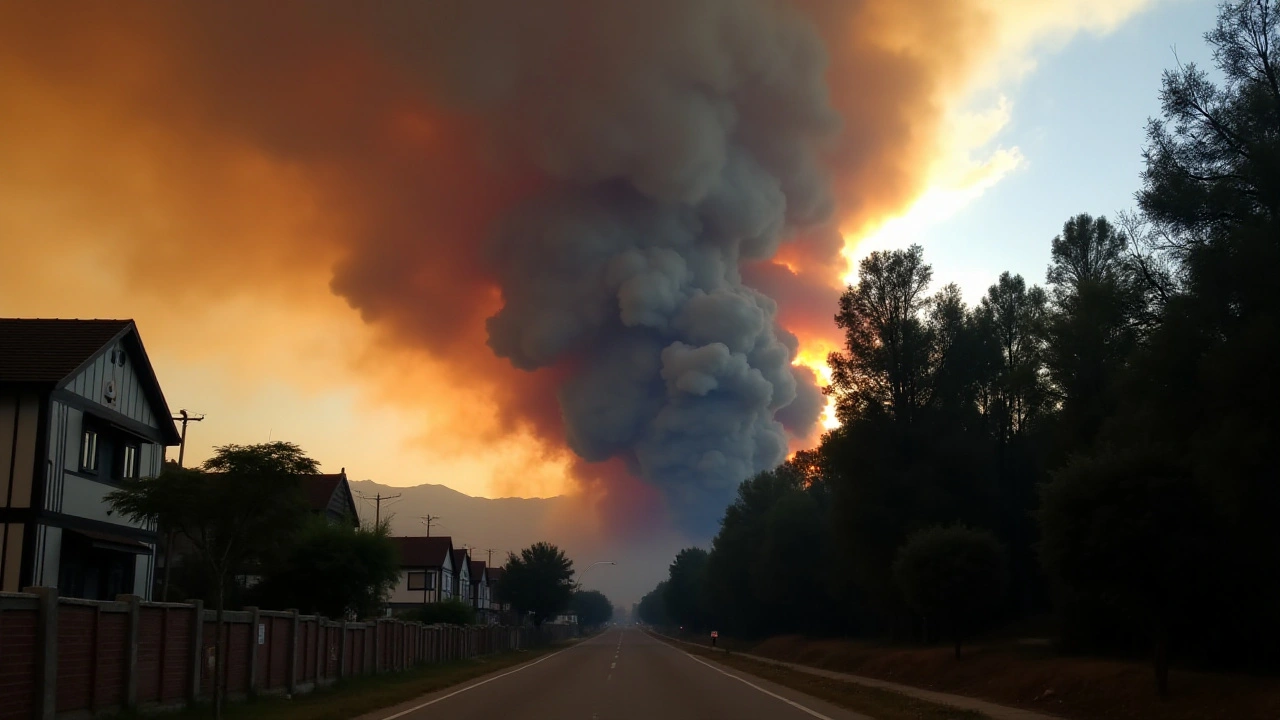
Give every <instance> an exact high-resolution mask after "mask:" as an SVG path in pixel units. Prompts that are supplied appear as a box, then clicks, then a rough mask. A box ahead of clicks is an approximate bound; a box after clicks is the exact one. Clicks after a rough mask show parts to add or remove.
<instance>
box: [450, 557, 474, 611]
mask: <svg viewBox="0 0 1280 720" xmlns="http://www.w3.org/2000/svg"><path fill="white" fill-rule="evenodd" d="M453 567H454V576H453V580H454V583H453V597H455V598H457V599H458V600H461V601H462V602H467V600H468V598H470V597H471V553H470V552H469V551H468V550H467V549H466V548H459V549H457V550H454V551H453Z"/></svg>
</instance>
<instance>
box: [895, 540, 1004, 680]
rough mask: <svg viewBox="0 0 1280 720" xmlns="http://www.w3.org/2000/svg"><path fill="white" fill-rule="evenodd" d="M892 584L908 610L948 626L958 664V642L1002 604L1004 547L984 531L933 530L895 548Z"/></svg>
mask: <svg viewBox="0 0 1280 720" xmlns="http://www.w3.org/2000/svg"><path fill="white" fill-rule="evenodd" d="M893 578H894V581H895V583H896V584H897V586H898V589H899V590H900V591H901V592H902V596H903V599H904V600H906V602H907V605H909V606H910V607H911V609H913V610H915V611H916V612H918V613H920V614H921V615H923V616H925V618H926V619H928V618H938V619H941V620H944V621H945V622H947V623H948V624H950V626H951V632H952V635H953V636H954V638H955V648H956V659H959V658H960V642H961V640H962V639H963V638H964V636H965V634H966V633H967V632H969V631H970V630H971V629H972V627H973V624H974V622H975V620H977V619H978V618H979V617H981V615H982V614H983V613H987V612H990V611H991V610H993V609H995V607H996V606H997V605H998V604H999V603H1000V601H1001V600H1003V599H1004V595H1005V590H1006V589H1007V587H1008V583H1009V570H1008V560H1007V555H1006V553H1005V549H1004V546H1003V545H1001V544H1000V543H999V541H997V540H996V538H995V536H994V535H992V534H991V533H990V532H988V531H986V530H971V529H969V528H967V527H964V526H963V525H953V526H950V527H932V528H929V529H927V530H923V531H921V532H918V533H916V534H914V535H912V536H911V537H910V538H909V539H908V540H907V542H906V543H905V544H904V545H903V546H902V547H901V548H899V550H898V554H897V557H896V558H895V560H894V563H893Z"/></svg>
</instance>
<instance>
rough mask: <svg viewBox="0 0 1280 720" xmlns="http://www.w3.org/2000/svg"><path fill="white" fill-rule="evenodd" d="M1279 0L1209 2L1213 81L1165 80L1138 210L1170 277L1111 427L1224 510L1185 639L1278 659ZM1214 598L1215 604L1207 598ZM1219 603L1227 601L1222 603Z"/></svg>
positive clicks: (1221, 652)
mask: <svg viewBox="0 0 1280 720" xmlns="http://www.w3.org/2000/svg"><path fill="white" fill-rule="evenodd" d="M1278 20H1280V3H1278V2H1277V1H1276V0H1249V1H1237V2H1230V3H1224V4H1222V5H1221V6H1220V10H1219V14H1218V20H1217V23H1216V26H1215V27H1214V28H1213V29H1212V30H1211V31H1210V32H1209V33H1208V34H1207V35H1206V39H1207V41H1208V43H1209V45H1210V46H1211V47H1212V49H1213V57H1214V63H1215V65H1216V66H1217V69H1218V71H1219V75H1220V77H1221V78H1222V80H1221V82H1218V83H1215V82H1214V81H1212V80H1211V79H1210V77H1209V75H1208V74H1207V73H1206V72H1204V71H1203V70H1201V69H1200V68H1197V67H1196V66H1194V65H1187V66H1180V67H1178V68H1176V69H1175V70H1172V71H1169V72H1166V73H1165V77H1164V83H1163V90H1162V93H1161V100H1162V106H1163V107H1162V110H1163V112H1162V116H1161V117H1160V118H1158V119H1155V120H1152V121H1151V122H1150V124H1149V128H1148V145H1147V151H1146V169H1145V172H1144V175H1143V187H1142V190H1141V192H1140V193H1139V198H1138V199H1139V205H1140V207H1141V210H1142V211H1143V213H1144V219H1145V220H1146V221H1147V223H1148V225H1149V227H1150V228H1151V232H1152V233H1153V234H1154V235H1155V236H1156V237H1157V238H1159V240H1160V242H1161V246H1160V249H1161V250H1162V251H1163V253H1164V254H1165V256H1166V257H1167V258H1168V259H1169V262H1170V265H1171V266H1172V267H1173V268H1174V274H1175V275H1176V276H1177V277H1178V278H1179V280H1180V282H1179V284H1178V286H1177V293H1176V294H1175V295H1173V296H1172V297H1170V298H1169V300H1168V302H1167V303H1165V304H1164V306H1163V314H1162V315H1161V316H1160V323H1159V326H1158V327H1157V328H1155V329H1154V330H1153V331H1152V332H1151V333H1150V336H1149V337H1148V338H1147V340H1146V342H1145V343H1144V346H1143V347H1142V348H1141V349H1140V351H1139V352H1138V353H1137V354H1136V355H1135V357H1134V359H1133V361H1132V364H1133V367H1132V372H1131V373H1129V375H1128V377H1127V378H1126V383H1125V387H1124V393H1123V395H1122V397H1121V403H1122V406H1121V409H1120V412H1118V413H1117V417H1116V418H1115V419H1114V420H1113V422H1112V426H1113V429H1112V430H1111V431H1110V432H1114V433H1115V434H1117V435H1119V436H1121V437H1123V438H1126V439H1127V441H1128V442H1129V443H1131V444H1133V445H1134V446H1136V447H1138V448H1141V447H1142V446H1143V444H1146V443H1151V444H1159V445H1160V446H1162V447H1164V448H1166V450H1167V451H1168V452H1170V453H1172V454H1173V455H1174V457H1176V458H1177V459H1178V460H1179V462H1180V465H1181V466H1182V467H1184V468H1185V469H1186V470H1187V471H1188V472H1190V473H1192V474H1193V475H1194V477H1196V478H1197V480H1198V481H1199V484H1200V486H1201V487H1203V488H1205V489H1206V490H1207V491H1208V492H1209V494H1210V497H1211V501H1212V503H1213V505H1214V506H1215V507H1217V508H1219V510H1220V512H1221V513H1222V514H1223V516H1224V517H1225V518H1226V520H1225V532H1226V538H1225V541H1226V542H1227V543H1228V544H1227V545H1226V546H1225V547H1224V549H1223V552H1222V554H1221V555H1220V557H1219V558H1218V561H1217V566H1218V567H1219V568H1220V569H1221V570H1222V573H1221V578H1220V586H1219V590H1220V592H1219V594H1218V595H1217V596H1215V601H1214V602H1212V603H1208V604H1207V605H1206V607H1205V608H1204V611H1203V612H1204V614H1205V615H1206V616H1211V617H1213V618H1214V621H1213V623H1212V625H1211V626H1208V627H1204V628H1203V629H1202V630H1199V629H1195V628H1193V632H1192V633H1190V634H1189V635H1188V636H1184V638H1183V639H1184V641H1185V642H1188V643H1195V644H1196V645H1198V646H1199V647H1200V648H1201V651H1200V652H1201V653H1202V656H1203V657H1205V658H1206V659H1214V660H1216V661H1218V662H1235V663H1240V662H1245V663H1249V664H1252V665H1271V666H1274V665H1275V664H1276V663H1277V662H1280V650H1278V649H1277V648H1280V616H1277V614H1276V613H1275V612H1274V608H1275V607H1276V606H1278V605H1280V575H1277V574H1276V573H1262V574H1259V573H1258V572H1257V568H1259V567H1274V566H1276V565H1280V523H1276V522H1275V520H1274V511H1273V509H1274V508H1275V507H1280V483H1276V482H1275V478H1277V477H1280V458H1277V455H1276V453H1275V450H1274V449H1275V448H1276V447H1277V446H1280V418H1278V417H1277V413H1276V405H1275V401H1274V400H1273V399H1272V398H1274V397H1277V396H1280V382H1277V374H1276V372H1275V370H1274V369H1275V367H1277V365H1280V340H1278V338H1280V322H1278V320H1280V287H1278V286H1277V283H1276V281H1275V268H1276V267H1280V223H1278V215H1280V90H1278V89H1277V86H1278V84H1277V77H1278V76H1280V67H1278V64H1277V56H1276V48H1277V47H1280V22H1278ZM1219 598H1220V599H1219ZM1228 598H1229V599H1230V600H1229V601H1228V600H1227V599H1228Z"/></svg>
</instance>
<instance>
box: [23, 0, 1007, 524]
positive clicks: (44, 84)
mask: <svg viewBox="0 0 1280 720" xmlns="http://www.w3.org/2000/svg"><path fill="white" fill-rule="evenodd" d="M983 7H984V3H983V2H982V1H981V0H966V2H955V3H935V2H930V1H929V0H913V1H910V2H908V1H906V0H646V1H645V2H632V1H631V0H541V1H539V2H526V1H524V0H437V1H435V2H410V1H408V0H403V1H400V2H384V3H373V4H365V5H356V6H353V5H350V4H346V3H336V2H334V3H329V2H272V3H266V4H262V3H247V2H245V3H240V2H230V3H218V4H194V5H193V4H168V5H156V4H152V3H141V2H138V3H130V2H124V3H112V4H103V3H81V4H77V3H57V4H23V3H14V4H10V5H7V6H5V7H4V8H2V9H0V118H3V119H4V122H5V123H6V125H7V126H8V127H7V131H6V132H5V133H3V134H2V135H3V136H2V137H0V166H3V167H5V168H6V169H7V171H8V173H7V174H8V179H6V178H4V177H0V188H2V189H3V190H4V192H5V193H6V197H7V198H10V199H11V200H13V202H10V203H8V204H7V206H5V207H0V231H3V232H4V233H6V236H5V239H4V243H5V252H6V254H7V255H8V257H9V258H10V260H11V264H10V268H16V269H14V270H6V269H3V268H0V282H2V283H7V284H8V285H7V287H9V288H11V289H13V288H17V289H21V290H22V293H21V294H22V295H23V296H24V297H25V296H29V295H32V294H36V293H39V292H48V291H50V288H49V287H46V286H42V285H40V284H39V282H40V280H39V278H41V277H46V276H47V275H48V274H47V273H44V272H43V271H39V270H38V268H40V267H41V266H42V265H44V264H47V263H49V262H51V261H52V258H53V257H59V258H68V257H76V258H89V257H92V258H96V260H95V261H93V262H88V261H86V266H92V268H93V269H92V271H91V272H90V273H89V275H90V277H91V278H92V277H95V276H96V275H95V274H97V273H102V272H106V271H107V270H108V269H109V272H110V273H112V274H113V277H118V278H119V280H118V282H117V284H119V285H127V286H128V288H129V290H128V293H130V294H129V297H132V298H134V299H135V301H137V300H141V299H150V300H152V301H155V303H156V304H157V305H158V306H159V305H163V306H164V307H180V308H182V312H181V314H180V315H175V316H174V318H173V319H171V320H170V323H171V325H172V326H173V327H174V330H173V331H172V334H171V335H170V336H169V338H170V340H169V342H172V343H178V342H190V341H191V337H190V333H187V334H186V335H185V336H183V335H182V334H181V333H180V329H181V328H183V327H185V323H198V322H201V321H200V319H199V318H200V317H210V315H209V314H208V311H206V310H204V308H206V307H207V306H208V305H212V304H214V303H216V302H217V299H219V298H220V299H222V301H224V302H231V301H233V300H234V301H236V302H240V303H243V304H245V305H248V306H250V307H251V306H252V303H253V302H254V301H256V302H258V303H264V304H267V303H269V304H271V305H272V306H273V307H284V306H289V305H290V304H291V303H292V304H293V305H296V306H298V307H299V308H303V307H304V306H308V307H307V309H306V310H305V311H303V310H299V313H298V315H297V317H299V318H310V317H311V312H312V311H311V309H310V307H309V303H310V302H311V301H309V300H306V299H305V298H308V297H311V296H309V295H307V293H308V292H310V291H309V290H306V289H307V288H311V287H313V286H314V285H315V284H316V280H317V278H320V282H323V283H326V284H327V288H328V290H329V291H330V292H332V293H333V294H335V295H337V296H338V297H341V298H342V299H343V300H344V301H345V302H346V303H347V304H348V305H349V306H350V307H351V308H352V309H354V310H355V311H357V312H358V313H359V316H360V318H361V319H362V320H363V321H364V322H365V323H366V324H367V325H368V326H369V327H372V328H376V330H377V333H378V339H377V341H376V342H375V343H374V344H373V345H371V346H370V348H369V352H368V353H367V354H366V357H365V358H364V360H363V362H364V363H365V367H367V368H369V374H371V375H373V374H377V373H379V372H381V373H384V374H385V373H386V372H388V370H387V369H386V368H390V367H402V366H403V363H402V359H397V360H395V361H392V359H391V357H392V355H393V353H394V352H395V351H399V350H403V349H406V348H408V349H412V350H414V351H415V352H422V353H425V355H426V356H427V359H428V360H429V364H430V367H431V368H433V369H432V370H431V371H430V372H431V375H430V378H429V379H430V381H429V382H426V381H422V382H416V381H415V380H414V379H413V378H411V377H404V376H399V377H391V378H387V377H383V378H382V379H381V380H379V382H380V383H382V385H381V388H380V392H381V396H384V397H393V398H396V399H398V400H399V401H401V402H403V403H404V404H406V405H413V404H420V405H425V406H431V407H433V408H434V410H435V412H436V414H437V415H441V414H444V415H445V416H446V417H444V418H443V419H439V418H437V419H436V420H434V421H433V427H434V428H436V431H437V432H439V433H440V434H441V436H442V437H443V438H445V439H444V440H442V441H441V442H440V445H441V446H449V445H465V444H466V443H467V442H471V441H474V442H480V443H481V444H483V445H485V446H486V447H497V446H500V445H502V444H504V443H507V442H508V441H509V439H510V438H513V437H517V436H520V437H526V436H532V437H535V438H537V439H538V441H539V442H540V443H542V445H543V447H544V448H547V449H548V452H550V453H554V452H555V449H557V448H564V447H567V448H569V449H570V450H571V451H572V453H573V454H574V457H575V459H574V460H572V461H570V462H568V463H567V467H569V468H570V469H571V471H572V472H573V473H574V474H575V476H576V477H577V478H578V479H579V482H580V483H581V486H582V487H583V488H584V491H585V492H587V494H589V495H591V496H592V497H595V498H598V499H600V502H601V503H602V505H601V507H602V508H603V509H604V512H605V515H607V516H612V517H614V518H622V517H626V516H628V515H630V516H633V517H634V516H637V515H642V514H644V513H645V512H650V511H653V510H652V508H654V507H655V506H665V507H666V508H667V510H668V511H669V512H671V513H672V514H673V515H674V516H675V517H676V518H677V519H678V520H679V522H680V523H681V524H682V526H683V527H685V528H686V529H690V530H696V531H699V532H701V531H705V530H706V529H708V528H709V527H710V526H711V525H712V524H713V523H714V521H715V520H716V518H717V517H718V515H719V513H720V512H721V510H722V509H723V507H724V504H725V503H726V502H727V501H728V500H729V499H730V498H731V497H732V494H733V492H734V491H735V488H736V485H737V483H738V482H739V481H741V480H742V479H744V478H745V477H747V476H749V475H751V474H752V473H755V472H758V471H761V470H764V469H767V468H770V467H772V466H774V465H776V464H777V463H779V462H780V461H781V460H782V459H783V458H784V457H785V455H786V453H787V452H788V450H789V448H794V447H796V446H798V445H799V444H801V443H803V442H805V441H808V440H811V439H812V438H813V436H814V434H815V432H816V430H817V429H818V428H817V425H816V422H817V420H818V417H819V414H820V413H821V410H822V407H823V398H822V397H821V394H820V391H819V387H818V385H819V382H820V381H819V379H818V377H817V376H816V375H815V373H814V371H813V370H812V369H810V368H809V367H805V366H803V365H799V364H797V359H798V353H800V351H801V350H802V347H801V346H802V345H803V344H805V343H815V342H817V343H821V342H831V341H832V340H833V339H834V338H833V334H834V328H833V326H832V323H831V315H832V313H833V311H834V308H835V298H836V297H837V296H838V293H839V290H840V278H841V277H842V275H843V274H844V271H845V269H846V268H845V261H844V259H843V257H842V255H841V251H842V249H843V248H844V239H843V237H842V231H850V230H856V229H858V228H860V227H862V226H863V225H865V224H866V223H868V222H871V221H874V220H875V219H878V218H881V217H883V216H884V215H885V214H887V213H891V212H893V211H894V210H896V209H898V208H900V207H901V206H902V204H903V203H905V202H906V201H908V200H909V199H910V198H911V197H912V196H913V193H916V192H918V190H919V188H920V185H921V183H922V181H923V178H924V173H925V170H926V167H927V162H926V161H927V159H928V157H929V155H930V153H931V151H932V150H933V148H934V146H935V144H936V137H935V136H936V132H935V131H936V128H937V127H938V125H939V118H940V117H941V115H942V112H943V104H944V101H945V99H946V98H947V97H949V96H950V95H949V94H953V93H954V92H955V87H957V86H958V84H959V83H960V82H961V80H962V79H963V78H964V77H965V76H966V74H967V73H969V72H970V71H971V70H972V68H973V66H974V62H975V57H977V56H978V55H979V54H980V53H979V50H980V49H981V47H982V42H983V39H984V38H985V37H986V33H987V32H988V30H989V28H988V26H987V23H986V19H987V18H988V15H987V14H986V13H985V12H983V11H982V8H983ZM37 196H39V197H38V198H37ZM24 198H26V200H24ZM32 198H36V199H34V200H33V199H32ZM837 200H838V202H837ZM19 237H21V238H22V240H17V239H14V240H11V239H10V238H19ZM18 294H19V293H18V290H15V291H14V297H15V298H16V297H17V295H18ZM197 298H199V302H197V300H196V299H197ZM77 307H84V308H85V309H86V310H85V311H83V312H80V313H78V314H82V315H97V314H100V313H99V312H98V310H97V307H96V306H95V305H93V303H92V299H91V298H86V299H85V302H84V303H83V304H81V305H78V306H77ZM201 313H205V315H203V316H202V315H201ZM128 314H130V315H141V314H143V313H136V312H129V313H128ZM226 326H227V327H239V326H240V324H238V323H231V324H228V325H226ZM179 337H183V339H182V340H179V339H178V338H179ZM256 337H257V340H259V341H261V342H263V343H269V342H272V340H271V338H270V337H269V333H266V332H265V331H264V332H263V333H261V334H259V335H258V336H256ZM206 339H208V340H211V341H214V342H211V343H208V344H212V345H215V346H216V345H218V344H219V342H232V340H231V339H230V335H220V336H212V337H207V338H206ZM246 344H252V343H251V342H250V341H246ZM381 349H385V350H386V351H387V358H388V359H387V361H386V362H385V363H380V362H379V361H378V353H379V352H380V351H381ZM298 354H299V355H301V354H303V353H298ZM820 354H821V353H819V356H820ZM424 367H425V365H424ZM289 372H290V371H288V370H283V369H282V370H280V373H281V374H284V375H287V374H289ZM294 372H295V373H296V372H298V371H294ZM423 372H426V371H425V370H424V371H423ZM466 393H470V396H469V397H472V398H473V400H472V402H474V403H484V404H487V405H491V406H492V407H493V408H494V409H495V418H496V419H495V421H494V422H493V423H492V426H491V427H490V426H485V427H480V426H479V425H477V424H473V423H471V421H470V418H472V416H473V415H476V414H477V413H476V412H475V411H474V410H472V409H457V410H453V409H450V408H441V407H440V406H439V403H440V402H442V401H441V398H443V397H446V396H447V397H449V398H452V399H451V400H450V401H449V402H451V403H457V402H461V401H458V400H456V398H457V397H461V396H462V395H465V394H466ZM433 403H436V404H435V405H433ZM450 415H451V416H452V417H455V418H457V419H458V420H459V421H458V422H452V423H451V422H449V416H450ZM464 420H465V421H464ZM380 479H382V478H380ZM414 479H415V480H416V479H431V478H414ZM386 480H391V478H386ZM406 480H407V478H406ZM646 508H649V509H650V510H645V509H646Z"/></svg>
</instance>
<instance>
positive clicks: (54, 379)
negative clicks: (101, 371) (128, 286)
mask: <svg viewBox="0 0 1280 720" xmlns="http://www.w3.org/2000/svg"><path fill="white" fill-rule="evenodd" d="M131 327H133V321H132V320H20V319H8V318H6V319H0V380H3V381H4V382H33V383H55V384H56V383H60V382H62V381H63V380H67V379H69V378H70V377H71V376H72V375H74V374H75V372H76V370H78V369H80V366H81V365H84V364H85V363H86V362H88V361H89V360H91V359H92V358H93V357H94V356H95V355H97V354H98V351H99V350H101V349H102V348H103V347H105V346H106V345H107V344H108V343H110V342H112V341H114V340H116V339H117V338H119V337H120V336H121V335H123V334H124V333H125V331H127V330H128V329H129V328H131Z"/></svg>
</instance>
